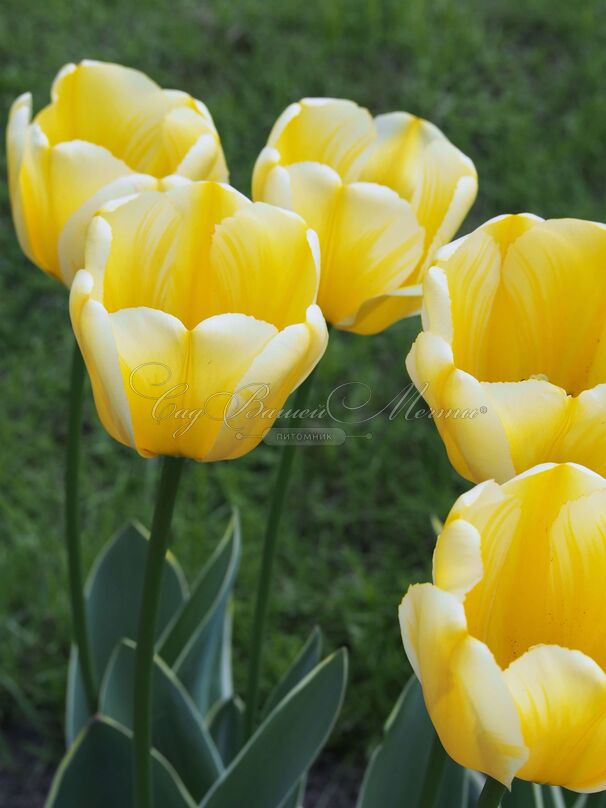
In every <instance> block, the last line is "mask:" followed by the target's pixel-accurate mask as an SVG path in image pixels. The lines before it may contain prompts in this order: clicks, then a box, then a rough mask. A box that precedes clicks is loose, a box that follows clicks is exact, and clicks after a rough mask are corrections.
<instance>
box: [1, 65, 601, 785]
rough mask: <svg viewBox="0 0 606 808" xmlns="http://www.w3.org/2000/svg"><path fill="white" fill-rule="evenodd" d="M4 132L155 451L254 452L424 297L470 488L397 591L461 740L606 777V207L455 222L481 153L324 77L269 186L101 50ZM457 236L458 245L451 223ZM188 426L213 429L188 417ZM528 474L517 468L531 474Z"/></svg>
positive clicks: (19, 206)
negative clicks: (331, 344)
mask: <svg viewBox="0 0 606 808" xmlns="http://www.w3.org/2000/svg"><path fill="white" fill-rule="evenodd" d="M31 106H32V105H31V97H30V95H29V94H25V95H23V96H21V97H20V98H18V99H17V100H16V101H15V103H14V105H13V107H12V109H11V113H10V119H9V124H8V131H7V150H8V171H9V188H10V196H11V204H12V212H13V218H14V223H15V229H16V232H17V236H18V239H19V242H20V244H21V246H22V249H23V251H24V252H25V254H26V255H27V256H28V257H29V258H30V259H31V261H32V262H33V263H34V264H36V265H37V266H38V267H40V268H41V269H42V270H43V271H45V272H46V273H48V274H49V275H51V276H52V277H54V278H56V279H57V280H59V281H60V282H62V283H63V284H64V285H65V286H66V287H67V288H68V289H70V313H71V320H72V325H73V329H74V332H75V335H76V338H77V340H78V344H79V346H80V350H81V352H82V355H83V358H84V361H85V363H86V366H87V369H88V373H89V375H90V379H91V382H92V388H93V392H94V398H95V403H96V407H97V411H98V414H99V417H100V419H101V421H102V423H103V425H104V426H105V428H106V429H107V431H108V432H109V433H110V434H111V435H112V436H113V437H114V438H115V439H116V440H118V441H120V442H121V443H123V444H126V445H128V446H131V447H133V448H135V449H136V450H137V451H138V452H139V453H140V454H141V455H143V456H146V457H150V456H155V455H176V456H184V457H191V458H194V459H196V460H198V461H216V460H223V459H232V458H236V457H239V456H241V455H243V454H245V453H247V452H249V451H251V450H252V449H253V448H254V447H255V446H256V445H257V444H258V443H259V441H260V440H261V438H262V437H263V435H264V433H265V432H266V430H267V429H268V428H269V427H271V425H272V423H273V421H272V419H267V418H265V419H263V420H262V419H261V418H260V417H254V416H253V417H251V411H250V410H249V409H248V407H247V402H248V401H249V400H250V398H251V397H252V396H254V390H255V385H258V384H263V385H265V386H266V389H267V391H268V396H267V398H266V399H265V401H264V405H265V406H264V410H265V411H266V412H267V411H270V412H271V411H274V412H276V413H277V412H278V411H279V410H280V409H281V408H282V406H283V405H284V403H285V401H286V399H287V398H288V396H289V395H290V393H291V392H292V391H293V390H294V389H295V388H297V386H299V385H300V384H301V383H302V382H303V380H304V379H305V378H306V377H307V376H309V374H310V373H311V371H312V370H313V368H314V367H315V365H316V364H317V363H318V362H319V361H320V359H321V358H322V355H323V354H324V351H325V350H326V346H327V342H328V330H327V325H326V323H327V322H328V323H329V324H331V325H332V326H334V327H335V328H337V329H340V330H344V331H350V332H354V333H356V334H366V335H368V334H374V333H377V332H379V331H382V330H384V329H385V328H387V327H388V326H390V325H391V324H393V323H394V322H396V321H397V320H399V319H401V318H403V317H407V316H410V315H415V314H417V313H419V311H421V309H422V324H423V325H422V330H421V333H420V334H419V335H418V337H417V339H416V341H415V343H414V345H413V347H412V349H411V351H410V354H409V356H408V358H407V362H406V364H407V368H408V371H409V374H410V376H411V378H412V380H413V382H414V384H415V385H416V386H417V388H418V389H419V390H420V391H422V393H423V395H424V396H425V398H426V400H427V403H428V404H429V406H430V407H431V409H432V411H440V412H449V411H473V412H476V413H479V415H478V417H474V418H447V417H444V418H437V419H436V426H437V428H438V430H439V432H440V435H441V437H442V439H443V441H444V444H445V447H446V450H447V452H448V456H449V458H450V461H451V462H452V464H453V466H454V467H455V468H456V470H457V471H458V472H459V473H460V474H461V475H462V476H463V477H465V478H467V479H468V480H470V481H473V482H474V483H478V484H479V485H477V486H476V487H475V488H473V489H472V490H470V491H468V492H467V493H466V494H464V495H463V496H462V497H461V498H460V499H459V500H458V501H457V502H456V503H455V505H454V506H453V508H452V511H451V512H450V515H449V517H448V519H447V521H446V523H445V525H444V528H443V530H442V532H441V534H440V536H439V538H438V542H437V545H436V549H435V554H434V566H433V584H420V585H415V586H413V587H411V588H410V590H409V592H408V593H407V594H406V596H405V597H404V600H403V601H402V604H401V607H400V624H401V629H402V636H403V641H404V645H405V649H406V652H407V654H408V657H409V659H410V662H411V664H412V666H413V668H414V671H415V673H416V675H417V676H418V678H419V680H420V682H421V684H422V687H423V693H424V698H425V703H426V706H427V708H428V711H429V714H430V717H431V719H432V721H433V723H434V726H435V728H436V730H437V732H438V735H439V737H440V740H441V741H442V744H443V745H444V747H445V749H446V750H447V752H448V753H449V754H450V755H451V756H452V757H453V758H454V759H455V760H456V761H458V762H459V763H461V764H462V765H464V766H467V767H470V768H474V769H477V770H479V771H482V772H485V773H487V774H489V775H491V776H492V777H494V778H496V779H497V780H499V781H501V782H502V783H503V784H506V785H510V784H511V781H512V779H513V777H514V776H516V777H520V778H522V779H526V780H530V781H535V782H546V783H552V784H559V785H565V786H566V787H568V788H570V789H575V790H578V791H595V790H599V789H601V788H604V787H605V786H606V762H605V761H606V754H605V752H606V718H605V716H606V644H605V642H604V633H603V630H602V617H603V614H604V609H605V608H606V594H605V592H606V590H605V589H604V586H603V582H604V579H605V574H606V479H604V478H603V477H602V476H600V475H601V474H606V272H605V268H606V226H604V225H602V224H598V223H595V222H588V221H581V220H577V219H562V220H553V221H543V220H542V219H539V218H538V217H536V216H533V215H529V214H517V215H506V216H501V217H498V218H496V219H493V220H491V221H489V222H487V223H485V224H483V225H482V226H481V227H479V228H478V229H477V230H475V232H473V233H471V234H469V235H466V236H464V237H463V238H460V239H459V240H457V241H454V242H451V239H452V238H453V237H454V236H455V234H456V231H457V230H458V228H459V227H460V225H461V223H462V222H463V220H464V218H465V216H466V214H467V212H468V211H469V209H470V207H471V205H472V204H473V202H474V199H475V196H476V193H477V175H476V171H475V168H474V166H473V163H472V162H471V160H470V159H469V158H468V157H467V156H466V155H465V154H463V153H462V152H461V151H460V150H459V149H458V148H456V147H455V146H454V145H453V144H452V143H451V142H450V141H449V140H448V139H447V138H446V136H445V135H444V134H443V133H442V132H441V131H440V130H439V129H437V128H436V127H435V126H434V125H433V124H431V123H429V122H427V121H425V120H422V119H421V118H418V117H415V116H413V115H410V114H408V113H405V112H391V113H387V114H383V115H379V116H378V117H376V118H373V117H372V116H371V115H370V113H369V112H368V111H367V110H366V109H363V108H362V107H359V106H358V105H356V104H355V103H353V102H352V101H348V100H341V99H329V98H306V99H303V100H302V101H300V102H298V103H295V104H292V105H291V106H289V107H288V108H287V109H286V110H285V111H284V112H283V113H282V114H281V115H280V116H279V118H278V119H277V121H276V123H275V125H274V127H273V129H272V131H271V133H270V135H269V138H268V141H267V144H266V146H265V147H264V148H263V150H262V151H261V153H260V154H259V157H258V159H257V161H256V164H255V168H254V175H253V182H252V197H253V200H254V201H251V200H249V199H248V198H246V197H245V196H243V195H242V194H241V193H240V192H239V191H237V190H235V189H234V188H232V187H230V186H229V185H228V184H227V183H228V170H227V166H226V162H225V158H224V155H223V150H222V147H221V142H220V139H219V136H218V134H217V131H216V129H215V126H214V123H213V120H212V117H211V115H210V113H209V111H208V109H207V108H206V106H205V105H204V104H203V103H202V102H200V101H198V100H196V99H194V98H192V97H191V96H189V95H187V94H186V93H183V92H178V91H172V90H163V89H161V88H160V87H158V86H157V85H156V84H155V83H154V82H153V81H151V80H150V79H149V78H147V77H146V76H145V75H143V74H142V73H140V72H138V71H136V70H132V69H128V68H125V67H122V66H119V65H113V64H104V63H100V62H91V61H85V62H82V63H81V64H79V65H77V66H76V65H68V66H66V67H65V68H63V69H62V70H61V71H60V73H59V75H58V76H57V78H56V80H55V82H54V84H53V88H52V94H51V103H50V104H49V105H48V106H46V107H45V108H44V109H42V110H41V111H40V112H39V113H38V114H37V115H36V116H35V117H34V118H33V120H32V110H31ZM449 242H451V243H449ZM192 424H193V425H194V426H193V428H190V427H191V426H192ZM516 475H517V476H516Z"/></svg>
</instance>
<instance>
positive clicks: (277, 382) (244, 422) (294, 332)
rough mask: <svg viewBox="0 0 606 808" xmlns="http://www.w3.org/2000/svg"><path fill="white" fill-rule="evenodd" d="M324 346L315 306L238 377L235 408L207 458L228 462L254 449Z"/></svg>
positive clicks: (321, 323)
mask: <svg viewBox="0 0 606 808" xmlns="http://www.w3.org/2000/svg"><path fill="white" fill-rule="evenodd" d="M327 343H328V332H327V329H326V323H325V321H324V318H323V316H322V312H321V311H320V308H319V307H318V306H315V305H314V306H310V307H309V308H308V310H307V312H306V321H305V323H300V324H297V325H291V326H288V327H287V328H285V329H284V330H283V331H280V332H279V333H278V334H276V335H275V336H274V337H273V338H272V339H271V340H270V341H269V342H268V343H267V344H266V345H265V347H264V349H263V350H262V351H261V352H260V353H259V354H258V356H257V357H256V358H255V360H254V361H253V362H252V364H251V365H250V367H249V369H248V370H247V372H246V373H245V374H244V375H243V376H242V378H241V380H240V382H239V384H238V386H237V392H238V398H237V404H236V402H234V403H235V404H236V406H234V408H233V410H232V411H231V412H230V415H229V418H228V419H227V421H226V422H225V424H223V425H222V427H221V430H220V431H219V433H218V435H217V439H216V441H215V444H214V445H213V447H212V450H211V451H210V453H209V456H208V459H209V460H215V459H220V458H227V459H233V458H236V457H240V456H241V455H243V454H246V452H249V451H250V450H251V449H252V448H254V447H255V446H256V445H257V444H258V443H259V441H260V440H261V439H262V438H263V436H264V435H265V433H266V432H267V430H268V429H269V428H270V427H271V426H272V425H273V423H274V421H275V419H276V417H277V415H278V413H279V410H280V409H281V408H282V407H283V405H284V403H285V401H286V399H287V398H288V396H289V395H290V393H291V392H292V391H293V390H294V389H295V388H296V387H298V386H299V384H301V382H302V381H303V380H304V379H305V378H306V377H307V376H308V375H309V374H310V373H311V371H312V370H313V368H314V367H315V366H316V365H317V363H318V362H319V361H320V359H321V358H322V356H323V354H324V351H325V350H326V345H327ZM293 426H296V423H294V424H293Z"/></svg>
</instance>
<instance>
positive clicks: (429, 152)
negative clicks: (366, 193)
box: [359, 112, 478, 266]
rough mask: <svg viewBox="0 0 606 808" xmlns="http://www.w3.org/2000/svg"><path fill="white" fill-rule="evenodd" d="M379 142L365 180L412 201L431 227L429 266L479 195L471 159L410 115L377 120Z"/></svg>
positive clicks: (427, 230) (370, 156)
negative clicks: (391, 189)
mask: <svg viewBox="0 0 606 808" xmlns="http://www.w3.org/2000/svg"><path fill="white" fill-rule="evenodd" d="M375 125H376V128H377V132H378V138H377V140H376V142H375V143H374V144H373V146H372V147H371V148H370V149H369V150H368V152H367V154H366V156H365V158H364V161H363V167H362V168H361V171H360V174H359V179H361V180H365V181H367V182H378V183H381V184H382V185H387V186H388V187H390V188H393V189H394V190H395V191H397V193H398V194H399V195H400V196H402V197H403V198H404V199H408V200H409V201H410V202H411V204H412V206H413V208H414V210H415V212H416V214H417V218H418V220H419V222H420V224H421V225H422V226H423V228H424V229H425V251H424V255H425V260H424V265H425V266H428V265H429V263H430V261H431V260H432V258H433V256H434V255H435V252H436V250H437V249H438V248H439V247H441V246H442V245H443V244H446V242H448V241H450V239H451V238H452V237H453V235H454V234H455V233H456V231H457V230H458V228H459V226H460V224H461V222H462V221H463V219H464V218H465V216H466V215H467V212H468V211H469V209H470V207H471V205H472V204H473V202H474V199H475V197H476V194H477V187H478V183H477V173H476V170H475V168H474V165H473V163H472V162H471V160H470V159H469V158H468V157H466V156H465V155H464V154H463V153H462V152H461V151H459V149H457V148H456V147H455V146H453V144H452V143H451V142H450V141H449V140H448V139H447V138H446V137H445V136H444V134H443V133H442V132H441V131H440V130H439V129H438V128H437V127H436V126H434V125H433V124H431V123H429V122H428V121H424V120H422V119H421V118H417V117H415V116H414V115H410V114H409V113H406V112H391V113H387V114H385V115H379V116H378V117H376V118H375Z"/></svg>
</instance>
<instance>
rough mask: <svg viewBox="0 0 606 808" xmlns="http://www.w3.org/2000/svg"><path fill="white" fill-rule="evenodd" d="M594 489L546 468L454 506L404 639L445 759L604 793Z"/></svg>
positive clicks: (594, 478)
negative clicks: (449, 758) (430, 573)
mask: <svg viewBox="0 0 606 808" xmlns="http://www.w3.org/2000/svg"><path fill="white" fill-rule="evenodd" d="M605 526H606V480H605V479H604V478H602V477H600V476H599V475H598V474H596V473H595V472H592V471H589V470H588V469H586V468H583V467H582V466H578V465H576V464H573V463H564V464H560V465H556V464H551V463H550V464H544V465H542V466H537V467H535V468H534V469H532V470H530V471H527V472H525V473H523V474H521V475H519V476H518V477H515V478H514V479H512V480H510V481H509V482H507V483H504V484H503V485H498V484H497V483H495V482H493V481H488V482H485V483H482V484H481V485H478V486H476V487H475V488H473V489H472V490H471V491H469V492H467V493H466V494H464V495H463V496H462V497H460V498H459V500H458V501H457V502H456V503H455V505H454V507H453V509H452V510H451V512H450V515H449V516H448V519H447V521H446V523H445V525H444V529H443V530H442V533H441V534H440V536H439V538H438V542H437V545H436V549H435V553H434V559H433V581H434V583H433V584H416V585H414V586H411V587H410V588H409V590H408V593H407V594H406V596H405V597H404V599H403V601H402V604H401V606H400V611H399V616H400V625H401V629H402V637H403V641H404V646H405V649H406V653H407V655H408V658H409V660H410V662H411V664H412V667H413V668H414V671H415V673H416V675H417V676H418V678H419V680H420V682H421V686H422V689H423V695H424V698H425V703H426V705H427V710H428V712H429V715H430V717H431V719H432V721H433V724H434V726H435V728H436V731H437V733H438V735H439V737H440V740H441V741H442V744H443V746H444V748H445V749H446V751H447V752H448V754H449V755H450V756H451V757H452V758H454V760H455V761H457V762H458V763H460V764H461V765H463V766H466V767H468V768H471V769H477V770H479V771H482V772H485V773H486V774H489V775H490V776H492V777H493V778H495V779H496V780H498V781H500V782H501V783H503V784H504V785H506V786H509V785H510V784H511V781H512V778H513V777H519V778H521V779H523V780H529V781H532V782H537V783H550V784H552V785H560V786H565V787H566V788H569V789H572V790H574V791H582V792H592V791H599V790H602V789H604V788H606V646H605V644H604V631H603V618H604V610H605V609H606V588H605V587H604V580H605V576H606V540H605V538H606V537H605Z"/></svg>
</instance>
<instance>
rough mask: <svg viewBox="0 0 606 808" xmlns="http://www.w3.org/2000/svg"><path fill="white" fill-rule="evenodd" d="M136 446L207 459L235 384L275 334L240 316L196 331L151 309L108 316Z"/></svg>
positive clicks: (220, 318)
mask: <svg viewBox="0 0 606 808" xmlns="http://www.w3.org/2000/svg"><path fill="white" fill-rule="evenodd" d="M111 322H112V327H113V329H114V334H115V337H116V344H117V346H118V352H119V355H120V365H121V370H122V377H123V383H124V387H125V389H126V391H127V395H128V400H129V407H130V411H131V413H132V418H133V423H134V424H135V438H136V444H137V449H138V450H139V452H140V453H141V454H143V455H146V456H151V455H156V454H176V455H185V456H188V457H194V458H195V459H197V460H206V459H207V453H208V450H209V448H210V446H211V445H212V443H213V442H214V439H215V436H216V434H217V432H218V431H219V430H220V429H221V427H222V426H223V422H224V418H223V413H224V411H225V410H226V409H227V407H228V403H229V400H230V399H231V397H232V396H233V394H234V393H235V392H236V388H237V385H238V382H239V381H240V379H241V378H242V376H243V375H244V374H245V373H246V371H247V370H248V368H249V366H250V365H251V363H252V362H253V361H254V359H255V358H256V356H257V355H258V354H259V353H260V352H261V351H262V350H263V348H264V347H265V346H266V345H267V344H268V342H269V341H270V340H271V339H272V337H273V336H274V335H275V333H276V329H275V327H274V326H272V325H270V324H269V323H264V322H261V321H259V320H255V319H254V318H253V317H247V316H245V315H243V314H224V315H220V316H218V317H211V318H209V319H208V320H205V321H204V322H203V323H200V325H198V326H197V327H196V328H195V329H194V330H193V331H191V332H190V331H188V330H187V329H186V328H185V327H184V326H183V324H182V323H181V322H180V321H179V320H178V319H177V318H176V317H173V316H172V315H170V314H166V313H164V312H161V311H157V310H155V309H144V308H138V309H125V310H122V311H119V312H116V313H115V314H112V315H111Z"/></svg>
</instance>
